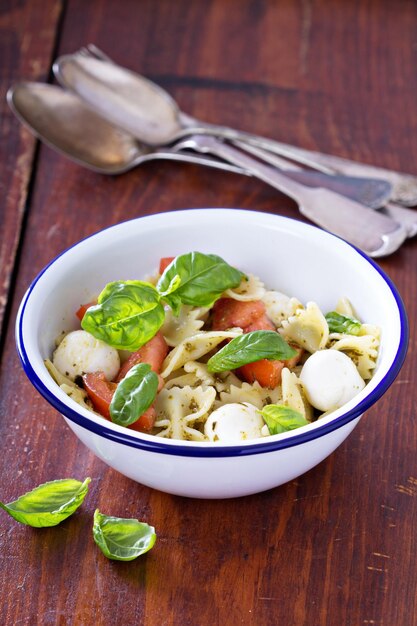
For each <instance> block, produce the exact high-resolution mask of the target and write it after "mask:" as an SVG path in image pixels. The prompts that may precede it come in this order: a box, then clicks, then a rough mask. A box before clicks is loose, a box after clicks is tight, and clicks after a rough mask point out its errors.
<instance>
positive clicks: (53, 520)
mask: <svg viewBox="0 0 417 626" xmlns="http://www.w3.org/2000/svg"><path fill="white" fill-rule="evenodd" d="M90 482H91V478H86V479H85V480H84V482H82V483H81V482H80V481H79V480H75V479H73V478H63V479H61V480H53V481H51V482H47V483H43V484H42V485H39V487H36V488H35V489H33V490H32V491H29V492H28V493H25V494H24V495H23V496H20V498H18V499H17V500H14V501H13V502H9V504H4V503H3V502H0V507H1V508H2V509H4V510H5V511H6V512H7V513H9V515H11V516H12V517H13V518H14V519H15V520H16V521H18V522H21V523H22V524H27V525H28V526H33V527H35V528H43V527H47V526H56V525H57V524H59V523H60V522H63V521H64V520H65V519H67V517H69V516H70V515H72V514H73V513H74V511H76V510H77V509H78V507H79V506H80V505H81V504H82V502H83V500H84V498H85V496H86V495H87V492H88V485H89V483H90Z"/></svg>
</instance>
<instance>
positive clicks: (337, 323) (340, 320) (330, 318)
mask: <svg viewBox="0 0 417 626" xmlns="http://www.w3.org/2000/svg"><path fill="white" fill-rule="evenodd" d="M325 318H326V320H327V324H328V326H329V331H330V332H331V333H346V334H348V335H358V334H359V331H360V329H361V326H362V324H361V323H360V321H359V320H357V319H355V318H354V317H349V316H348V315H341V314H340V313H336V311H331V312H330V313H327V314H326V315H325Z"/></svg>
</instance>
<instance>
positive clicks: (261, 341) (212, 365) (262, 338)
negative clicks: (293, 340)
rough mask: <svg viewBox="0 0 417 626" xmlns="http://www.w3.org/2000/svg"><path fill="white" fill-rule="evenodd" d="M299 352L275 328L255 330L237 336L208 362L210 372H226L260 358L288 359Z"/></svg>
mask: <svg viewBox="0 0 417 626" xmlns="http://www.w3.org/2000/svg"><path fill="white" fill-rule="evenodd" d="M296 354H297V351H296V350H294V348H291V346H289V345H288V344H287V343H286V341H284V339H283V338H282V337H281V335H280V334H279V333H277V332H275V331H274V330H255V331H253V332H252V333H246V334H245V335H240V336H239V337H235V338H234V339H232V341H230V342H229V343H228V344H227V345H226V346H224V348H222V349H221V350H219V352H217V353H216V354H214V355H213V356H212V357H211V359H209V360H208V362H207V368H208V371H209V372H225V371H227V370H234V369H236V368H237V367H241V366H242V365H246V364H247V363H253V362H254V361H259V360H260V359H273V360H277V361H286V360H287V359H291V358H292V357H293V356H295V355H296Z"/></svg>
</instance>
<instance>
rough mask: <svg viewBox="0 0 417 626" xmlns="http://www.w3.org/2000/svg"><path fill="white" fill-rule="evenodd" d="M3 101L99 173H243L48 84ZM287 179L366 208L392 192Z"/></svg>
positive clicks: (342, 180)
mask: <svg viewBox="0 0 417 626" xmlns="http://www.w3.org/2000/svg"><path fill="white" fill-rule="evenodd" d="M8 101H9V104H10V107H11V108H12V110H13V111H14V113H15V114H16V116H17V117H18V118H19V119H20V121H21V122H23V123H24V124H26V125H27V126H29V128H30V129H31V130H32V131H33V132H35V133H36V134H37V136H39V137H40V138H41V139H43V140H44V141H45V142H46V143H48V144H49V145H51V146H52V147H54V148H56V149H58V150H60V151H61V152H63V153H64V154H65V155H66V156H69V157H70V158H72V159H73V160H75V161H77V162H78V163H81V165H84V166H86V167H89V168H90V169H92V170H94V171H97V172H100V173H103V174H121V173H123V172H126V171H128V170H129V169H132V168H133V167H136V166H137V165H139V164H140V163H144V162H146V161H150V160H153V159H171V160H176V161H185V162H189V163H197V164H200V165H208V166H212V167H218V168H220V169H226V170H228V171H231V172H235V173H239V174H243V173H246V172H244V171H243V170H242V169H241V168H237V167H235V166H233V165H231V164H227V163H226V162H224V161H219V160H218V159H213V158H211V157H209V156H205V155H204V156H202V155H201V154H199V155H198V154H196V153H195V152H185V151H183V148H185V147H186V144H187V139H185V140H184V141H179V142H177V143H176V144H174V145H172V146H171V147H169V148H162V149H157V148H151V147H149V146H146V145H145V144H141V143H139V142H138V140H137V139H135V138H134V137H132V135H129V134H128V133H126V132H124V131H123V130H121V129H118V128H117V127H115V126H114V125H112V124H110V123H109V122H107V121H106V120H104V118H102V117H100V116H99V115H97V114H96V113H94V111H92V110H91V109H90V108H89V107H87V106H86V105H85V104H84V103H83V101H82V100H81V99H80V98H78V96H76V95H74V94H72V93H71V92H68V91H64V90H62V89H60V88H59V87H56V86H53V85H46V84H42V83H32V82H26V83H18V84H17V85H14V86H13V87H12V88H11V89H10V90H9V93H8ZM280 161H281V166H283V167H286V168H287V167H288V166H289V164H288V162H287V161H285V159H281V160H280ZM290 167H291V166H290ZM287 176H289V177H290V178H293V179H294V180H297V181H298V182H301V183H304V184H307V185H309V186H312V187H320V186H323V187H328V188H330V189H332V190H333V191H336V192H338V193H342V194H343V195H346V196H347V197H350V198H352V199H353V200H356V201H358V202H361V203H363V204H366V205H367V206H370V207H371V208H379V207H381V206H383V205H384V204H385V203H386V202H387V200H388V197H389V194H390V189H391V186H390V185H389V183H385V182H384V181H378V180H372V179H370V180H369V179H363V178H356V177H345V176H329V175H327V174H322V173H321V172H311V171H303V170H299V169H296V170H294V171H287Z"/></svg>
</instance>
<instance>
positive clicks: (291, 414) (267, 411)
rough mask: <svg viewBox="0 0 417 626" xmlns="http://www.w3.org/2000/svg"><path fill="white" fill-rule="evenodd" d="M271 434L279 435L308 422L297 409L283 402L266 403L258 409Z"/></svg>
mask: <svg viewBox="0 0 417 626" xmlns="http://www.w3.org/2000/svg"><path fill="white" fill-rule="evenodd" d="M259 413H260V414H261V415H262V417H263V418H264V420H265V423H266V425H267V426H268V430H269V432H270V433H271V435H279V434H280V433H285V432H287V431H288V430H294V429H296V428H300V427H301V426H305V425H306V424H308V422H307V420H306V419H305V418H304V416H303V415H301V413H300V412H299V411H296V410H295V409H291V408H290V407H289V406H286V405H285V404H267V405H266V406H264V408H263V409H261V410H260V411H259Z"/></svg>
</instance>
